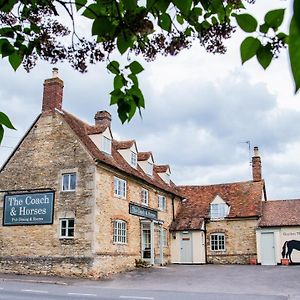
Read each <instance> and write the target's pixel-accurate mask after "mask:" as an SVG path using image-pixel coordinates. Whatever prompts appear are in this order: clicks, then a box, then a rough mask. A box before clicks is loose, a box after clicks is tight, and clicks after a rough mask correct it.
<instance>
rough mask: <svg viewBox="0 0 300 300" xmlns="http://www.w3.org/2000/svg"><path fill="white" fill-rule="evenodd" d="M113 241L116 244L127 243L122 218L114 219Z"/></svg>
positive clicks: (125, 228) (125, 229)
mask: <svg viewBox="0 0 300 300" xmlns="http://www.w3.org/2000/svg"><path fill="white" fill-rule="evenodd" d="M113 241H114V243H116V244H126V243H127V224H126V222H125V221H122V220H116V221H114V236H113Z"/></svg>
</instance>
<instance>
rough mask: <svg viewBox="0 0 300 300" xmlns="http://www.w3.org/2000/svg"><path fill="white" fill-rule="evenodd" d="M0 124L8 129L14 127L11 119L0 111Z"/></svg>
mask: <svg viewBox="0 0 300 300" xmlns="http://www.w3.org/2000/svg"><path fill="white" fill-rule="evenodd" d="M0 124H2V125H4V126H6V127H7V128H9V129H16V128H15V127H14V126H13V124H12V123H11V121H10V120H9V118H8V116H7V115H6V114H5V113H3V112H1V111H0Z"/></svg>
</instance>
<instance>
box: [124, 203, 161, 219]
mask: <svg viewBox="0 0 300 300" xmlns="http://www.w3.org/2000/svg"><path fill="white" fill-rule="evenodd" d="M129 213H130V214H131V215H135V216H139V217H144V218H147V219H151V220H157V211H155V210H153V209H149V208H147V207H143V206H140V205H137V204H133V203H129Z"/></svg>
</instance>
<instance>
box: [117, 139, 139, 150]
mask: <svg viewBox="0 0 300 300" xmlns="http://www.w3.org/2000/svg"><path fill="white" fill-rule="evenodd" d="M134 143H135V141H134V140H130V141H121V142H120V141H119V142H118V141H115V144H116V148H117V149H118V150H119V149H120V150H122V149H129V148H131V147H132V145H133V144H134Z"/></svg>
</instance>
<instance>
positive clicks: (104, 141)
mask: <svg viewBox="0 0 300 300" xmlns="http://www.w3.org/2000/svg"><path fill="white" fill-rule="evenodd" d="M101 150H102V151H103V152H105V153H107V154H111V139H110V138H108V137H106V136H104V135H102V138H101Z"/></svg>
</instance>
